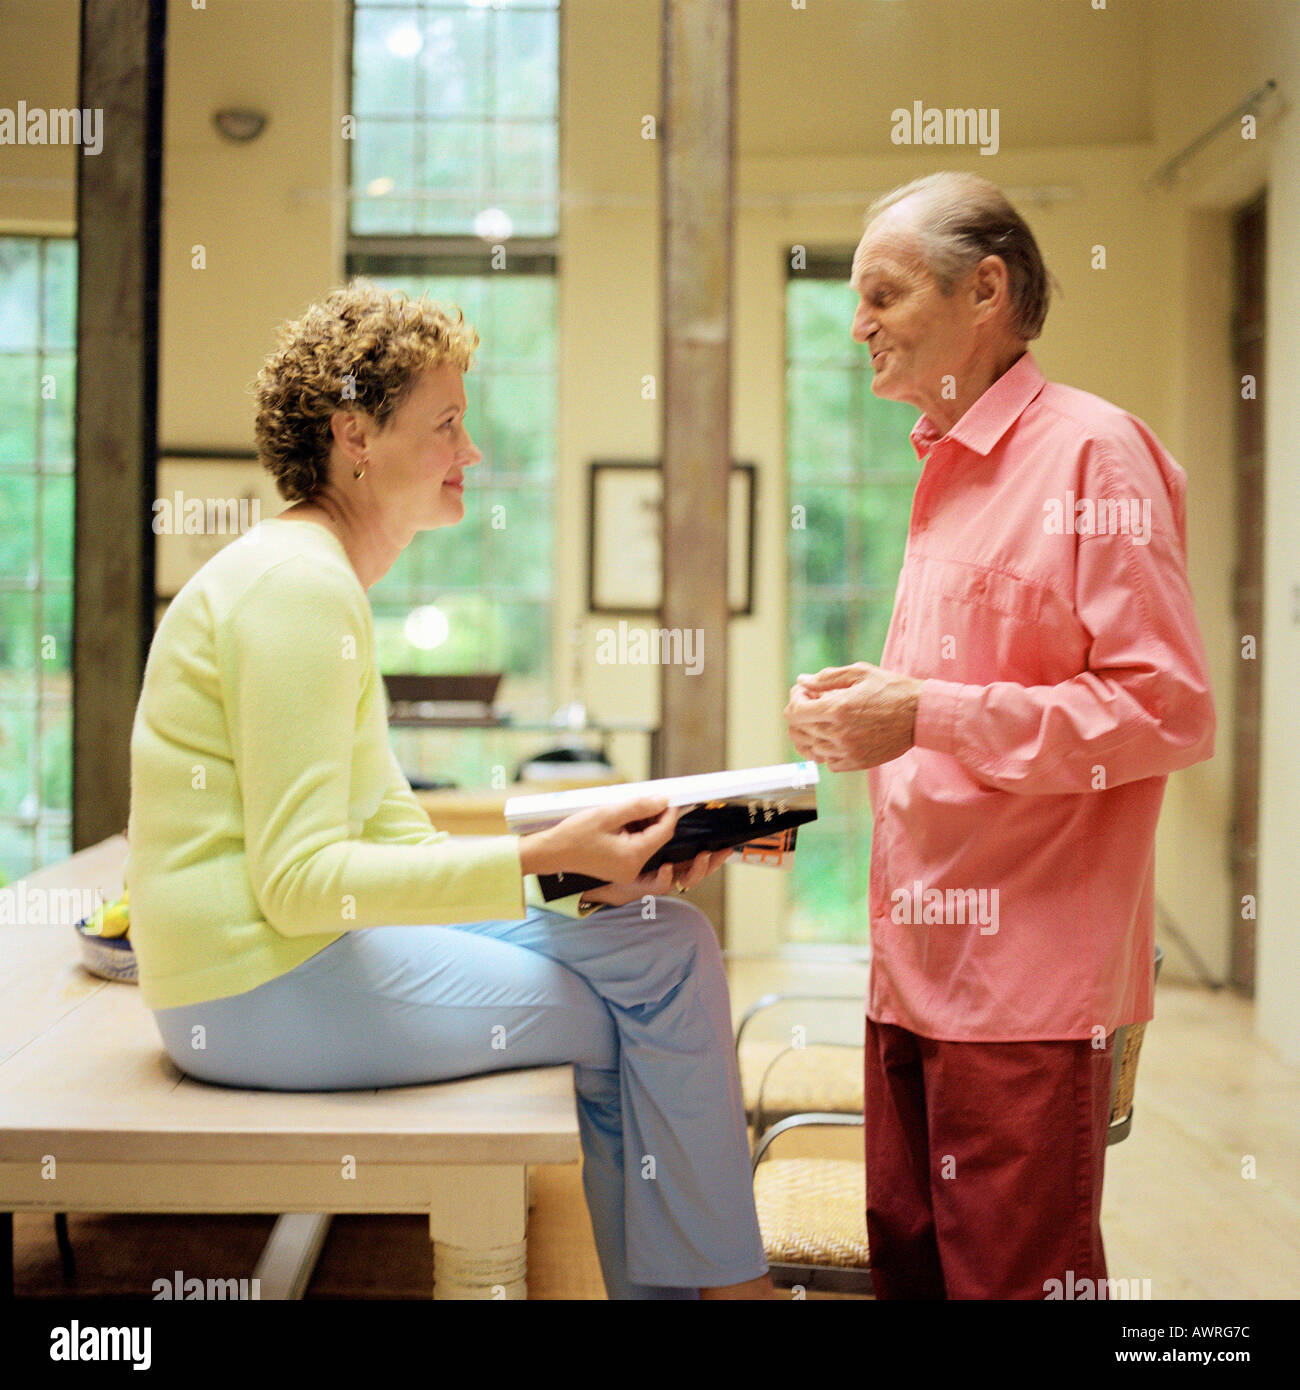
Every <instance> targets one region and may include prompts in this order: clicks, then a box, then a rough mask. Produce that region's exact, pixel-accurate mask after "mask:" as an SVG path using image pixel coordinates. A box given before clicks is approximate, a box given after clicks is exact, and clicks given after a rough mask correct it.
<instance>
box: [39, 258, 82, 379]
mask: <svg viewBox="0 0 1300 1390" xmlns="http://www.w3.org/2000/svg"><path fill="white" fill-rule="evenodd" d="M44 300H45V304H44V309H45V338H44V345H45V348H46V350H47V351H48V350H50V349H55V350H58V349H66V350H67V351H68V352H71V351H72V350H73V349H74V348H75V347H76V346H77V243H76V242H75V241H72V240H71V239H66V240H53V239H51V240H50V241H47V242H46V243H45V286H44Z"/></svg>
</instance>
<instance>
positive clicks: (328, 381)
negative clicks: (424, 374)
mask: <svg viewBox="0 0 1300 1390" xmlns="http://www.w3.org/2000/svg"><path fill="white" fill-rule="evenodd" d="M478 342H479V339H478V334H477V333H476V332H475V331H474V329H473V328H471V327H470V325H469V324H468V323H466V322H465V316H464V314H463V313H462V312H461V311H460V310H459V309H454V308H453V309H451V310H447V309H444V308H442V307H441V306H440V305H437V304H433V303H431V302H430V301H429V300H428V299H424V298H421V299H410V298H409V297H408V296H406V295H404V294H400V293H391V294H390V293H388V292H387V291H385V290H381V289H379V288H378V287H377V286H375V285H373V284H371V283H370V282H369V281H367V280H353V281H352V282H351V283H350V284H348V285H347V286H346V287H345V288H344V289H339V290H335V291H333V293H331V294H328V295H326V297H325V298H324V299H322V300H320V301H319V302H318V303H316V304H313V305H312V306H311V307H310V308H309V309H308V310H307V312H306V313H305V314H303V316H302V317H301V318H299V319H294V320H291V321H289V322H287V323H283V324H281V325H280V330H279V343H278V345H277V347H276V349H275V351H274V352H272V353H271V355H270V356H269V357H268V358H267V359H266V361H265V362H264V363H263V364H262V369H261V371H260V372H258V374H257V383H256V386H255V388H254V395H255V398H256V402H257V418H256V421H255V424H254V431H255V433H256V436H257V449H258V454H259V456H260V458H261V461H262V465H263V467H264V468H266V470H267V472H269V473H270V474H271V475H272V477H274V479H275V485H276V487H277V488H278V489H279V492H280V495H281V496H282V497H283V498H285V500H286V501H289V502H299V501H306V500H308V499H309V498H311V497H313V496H314V495H315V494H316V493H317V492H319V491H320V490H321V488H322V487H324V485H325V483H326V481H327V479H328V477H329V459H330V447H331V444H332V443H333V436H332V435H331V433H330V416H331V415H333V414H334V412H335V411H336V410H358V411H364V412H365V413H366V414H367V415H369V416H370V418H371V419H373V420H374V421H375V422H376V423H377V424H378V425H379V426H380V427H381V428H382V427H383V426H384V424H385V423H386V422H387V421H388V420H389V419H390V418H391V417H392V414H393V412H394V411H395V410H396V409H397V408H398V407H399V406H400V405H401V404H402V402H403V401H404V400H405V399H406V397H407V396H408V395H409V394H410V392H411V389H412V388H413V387H414V385H415V378H416V377H417V375H418V374H419V373H420V372H421V371H423V370H424V369H425V368H426V367H440V366H442V365H443V364H444V363H450V364H451V365H452V366H453V367H456V368H458V369H459V370H460V371H462V372H464V371H468V370H469V366H470V363H471V362H472V360H473V356H474V349H475V348H477V347H478Z"/></svg>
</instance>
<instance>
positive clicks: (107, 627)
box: [72, 0, 166, 849]
mask: <svg viewBox="0 0 1300 1390" xmlns="http://www.w3.org/2000/svg"><path fill="white" fill-rule="evenodd" d="M165 22H166V3H165V0H82V5H81V99H80V105H81V106H82V107H83V108H87V109H90V110H98V111H101V112H102V113H103V114H102V120H103V148H102V149H101V150H100V152H99V153H98V154H96V155H88V154H84V153H79V154H78V158H77V232H78V239H79V252H78V267H79V269H78V284H77V464H76V552H75V553H76V566H75V576H76V577H75V595H74V617H73V633H74V637H73V696H72V729H73V761H72V769H73V773H72V842H73V848H74V849H81V848H84V847H85V846H86V845H90V844H94V843H95V842H97V841H99V840H102V839H104V838H105V837H106V836H109V835H114V834H117V833H119V832H121V831H122V830H123V829H124V828H125V827H126V821H127V812H128V810H129V806H130V739H131V723H132V719H133V717H134V714H135V706H136V701H137V699H138V698H139V693H140V680H141V676H142V674H143V671H144V660H145V656H146V654H147V652H148V649H149V642H150V640H151V638H152V635H153V611H154V563H153V560H154V557H153V533H152V530H151V527H150V520H151V516H152V513H151V509H150V503H151V501H152V499H153V496H154V472H155V469H154V461H155V457H156V454H157V380H158V273H159V265H158V260H159V254H158V248H159V225H158V224H159V204H160V196H159V195H160V187H161V179H162V169H161V165H162V93H163V40H164V32H165Z"/></svg>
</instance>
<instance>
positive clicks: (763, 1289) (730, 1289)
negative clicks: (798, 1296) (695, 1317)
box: [700, 1274, 784, 1302]
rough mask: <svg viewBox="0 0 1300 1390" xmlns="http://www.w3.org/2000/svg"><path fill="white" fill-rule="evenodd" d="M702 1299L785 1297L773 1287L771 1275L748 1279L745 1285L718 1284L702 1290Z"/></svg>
mask: <svg viewBox="0 0 1300 1390" xmlns="http://www.w3.org/2000/svg"><path fill="white" fill-rule="evenodd" d="M700 1297H701V1298H780V1299H781V1300H782V1302H784V1298H783V1296H782V1295H781V1294H780V1293H778V1292H777V1290H776V1289H774V1288H773V1287H772V1280H771V1277H770V1276H769V1275H766V1274H760V1275H759V1276H758V1278H757V1279H746V1280H745V1282H744V1283H743V1284H718V1285H717V1286H715V1287H714V1288H711V1289H701V1290H700Z"/></svg>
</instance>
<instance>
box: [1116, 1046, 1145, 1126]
mask: <svg viewBox="0 0 1300 1390" xmlns="http://www.w3.org/2000/svg"><path fill="white" fill-rule="evenodd" d="M1146 1030H1147V1026H1146V1024H1145V1023H1135V1024H1134V1025H1133V1026H1132V1027H1131V1028H1130V1029H1129V1030H1128V1033H1127V1034H1126V1035H1125V1037H1124V1051H1123V1053H1122V1054H1121V1056H1120V1059H1119V1080H1118V1081H1117V1082H1116V1083H1115V1101H1114V1104H1113V1105H1112V1106H1111V1107H1110V1118H1111V1122H1112V1123H1114V1122H1115V1121H1116V1120H1122V1119H1123V1118H1124V1117H1125V1116H1126V1115H1127V1114H1128V1113H1129V1112H1130V1111H1131V1110H1132V1109H1133V1091H1134V1088H1135V1087H1136V1085H1137V1074H1138V1053H1139V1052H1141V1050H1142V1035H1143V1034H1144V1033H1145V1032H1146Z"/></svg>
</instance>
